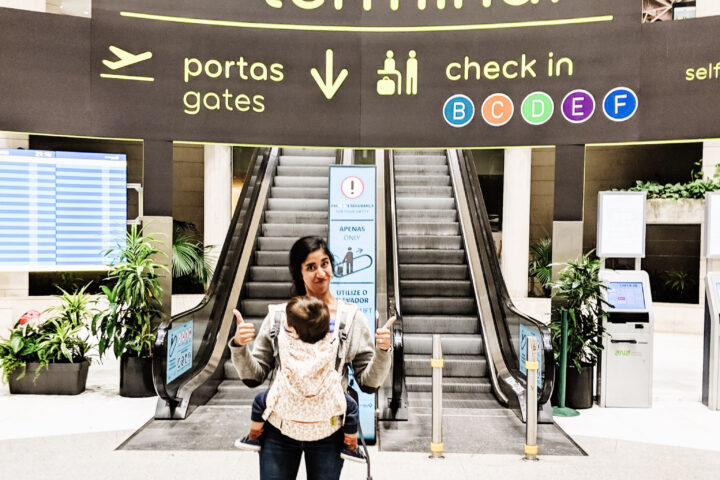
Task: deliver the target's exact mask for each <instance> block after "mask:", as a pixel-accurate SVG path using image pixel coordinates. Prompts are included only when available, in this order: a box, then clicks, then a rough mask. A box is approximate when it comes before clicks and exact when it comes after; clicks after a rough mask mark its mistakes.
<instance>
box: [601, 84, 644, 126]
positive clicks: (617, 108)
mask: <svg viewBox="0 0 720 480" xmlns="http://www.w3.org/2000/svg"><path fill="white" fill-rule="evenodd" d="M637 109H638V97H637V95H635V92H633V91H632V90H630V89H629V88H627V87H618V88H614V89H612V90H610V91H609V92H608V94H607V95H605V100H603V110H604V111H605V116H606V117H608V118H609V119H610V120H612V121H613V122H624V121H625V120H629V119H630V117H632V116H633V115H635V112H637Z"/></svg>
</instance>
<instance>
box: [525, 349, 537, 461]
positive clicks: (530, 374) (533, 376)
mask: <svg viewBox="0 0 720 480" xmlns="http://www.w3.org/2000/svg"><path fill="white" fill-rule="evenodd" d="M538 349H539V345H538V341H537V339H536V338H535V337H532V336H530V337H528V343H527V350H528V351H527V360H526V361H525V368H526V369H527V392H526V395H527V410H526V411H527V421H526V422H525V457H524V460H532V461H535V460H537V459H538V458H537V453H538V447H537V379H538V360H537V358H538Z"/></svg>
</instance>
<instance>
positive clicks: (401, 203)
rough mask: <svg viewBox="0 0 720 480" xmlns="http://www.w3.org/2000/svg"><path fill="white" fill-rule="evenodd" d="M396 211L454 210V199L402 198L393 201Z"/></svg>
mask: <svg viewBox="0 0 720 480" xmlns="http://www.w3.org/2000/svg"><path fill="white" fill-rule="evenodd" d="M395 205H396V206H397V209H398V210H426V209H432V210H447V209H454V208H455V199H454V198H440V197H432V198H421V197H403V198H397V199H395Z"/></svg>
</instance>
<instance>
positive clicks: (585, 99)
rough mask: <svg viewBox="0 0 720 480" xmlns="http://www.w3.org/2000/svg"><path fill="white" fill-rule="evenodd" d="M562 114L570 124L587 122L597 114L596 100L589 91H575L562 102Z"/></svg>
mask: <svg viewBox="0 0 720 480" xmlns="http://www.w3.org/2000/svg"><path fill="white" fill-rule="evenodd" d="M562 113H563V116H564V117H565V119H566V120H567V121H568V122H571V123H583V122H586V121H587V120H588V119H589V118H590V117H592V115H593V113H595V98H594V97H593V96H592V94H591V93H590V92H588V91H587V90H573V91H572V92H570V93H568V94H567V95H565V98H564V99H563V101H562Z"/></svg>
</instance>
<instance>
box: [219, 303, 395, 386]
mask: <svg viewBox="0 0 720 480" xmlns="http://www.w3.org/2000/svg"><path fill="white" fill-rule="evenodd" d="M277 310H281V311H282V312H283V313H284V312H285V304H278V305H269V306H268V314H267V315H266V316H265V319H264V320H263V323H262V325H261V326H260V331H259V332H258V333H257V335H256V336H255V340H254V346H253V349H252V353H250V349H249V348H247V346H237V345H235V342H234V341H233V339H230V342H229V346H230V353H231V356H232V362H233V365H234V366H235V369H236V370H237V371H238V374H239V375H240V378H241V379H242V380H243V382H245V384H246V385H248V386H249V387H255V386H257V385H259V384H261V383H263V382H264V381H265V379H266V378H268V375H269V374H270V373H271V372H273V371H274V370H275V368H276V365H275V358H274V356H273V346H272V340H271V339H270V329H271V328H272V324H273V319H274V316H275V312H276V311H277ZM343 315H352V321H347V324H348V328H347V329H346V331H347V333H348V336H347V340H346V347H345V348H346V351H347V354H346V357H345V362H346V363H350V364H351V365H352V368H353V371H354V372H355V379H356V380H357V382H358V384H359V386H360V388H361V390H363V391H365V392H369V393H371V392H374V391H376V390H377V389H378V388H380V386H382V384H383V382H384V381H385V377H386V376H387V374H388V373H389V371H390V365H391V363H392V353H391V350H392V349H390V350H387V351H386V350H381V349H380V348H377V347H376V346H375V345H374V344H373V339H372V336H371V335H370V329H369V328H368V322H367V319H366V318H365V315H363V314H362V312H360V311H359V310H358V308H357V307H356V306H355V305H353V304H350V303H345V302H343V301H342V300H338V307H337V313H336V316H335V318H336V322H338V320H337V319H340V318H343V317H342V316H343ZM345 318H348V317H345ZM343 373H344V376H343V388H345V389H347V382H348V379H347V369H344V372H343Z"/></svg>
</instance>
